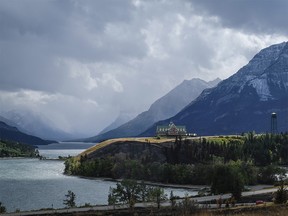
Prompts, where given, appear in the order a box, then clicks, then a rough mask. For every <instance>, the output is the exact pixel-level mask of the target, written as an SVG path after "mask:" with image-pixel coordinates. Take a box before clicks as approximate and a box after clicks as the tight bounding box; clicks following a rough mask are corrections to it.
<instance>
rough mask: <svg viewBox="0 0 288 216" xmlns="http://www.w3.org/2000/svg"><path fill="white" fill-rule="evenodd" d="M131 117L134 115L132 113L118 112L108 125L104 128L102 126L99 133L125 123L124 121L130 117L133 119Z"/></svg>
mask: <svg viewBox="0 0 288 216" xmlns="http://www.w3.org/2000/svg"><path fill="white" fill-rule="evenodd" d="M133 117H135V115H134V114H130V113H120V115H119V116H118V117H117V118H116V119H115V120H114V121H113V122H112V123H111V124H110V125H108V126H107V127H106V128H104V129H103V130H102V131H101V132H100V133H99V134H103V133H106V132H108V131H110V130H113V129H115V128H118V127H119V126H121V125H123V124H125V123H126V122H128V121H130V120H131V119H133Z"/></svg>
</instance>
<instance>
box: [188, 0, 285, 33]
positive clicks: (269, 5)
mask: <svg viewBox="0 0 288 216" xmlns="http://www.w3.org/2000/svg"><path fill="white" fill-rule="evenodd" d="M191 2H192V4H193V5H194V6H196V7H199V8H200V9H201V10H203V11H206V13H207V14H209V15H214V16H217V17H219V18H220V19H221V22H222V23H223V25H225V26H227V27H230V28H236V29H243V30H246V31H250V32H258V33H259V32H262V33H264V32H266V33H279V34H281V33H286V34H287V33H288V28H287V27H286V26H285V23H286V21H287V20H288V1H287V0H201V1H197V0H191Z"/></svg>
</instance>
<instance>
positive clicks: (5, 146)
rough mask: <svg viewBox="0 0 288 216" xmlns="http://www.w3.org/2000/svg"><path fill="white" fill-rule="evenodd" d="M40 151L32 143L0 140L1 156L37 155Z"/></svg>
mask: <svg viewBox="0 0 288 216" xmlns="http://www.w3.org/2000/svg"><path fill="white" fill-rule="evenodd" d="M36 156H38V151H37V150H36V151H35V147H34V146H31V145H25V144H21V143H17V142H11V141H3V140H0V157H36Z"/></svg>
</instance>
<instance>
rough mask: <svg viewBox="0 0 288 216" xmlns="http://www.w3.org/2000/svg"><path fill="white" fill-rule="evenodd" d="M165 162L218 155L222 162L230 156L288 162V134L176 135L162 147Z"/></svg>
mask: <svg viewBox="0 0 288 216" xmlns="http://www.w3.org/2000/svg"><path fill="white" fill-rule="evenodd" d="M165 155H166V157H167V161H168V163H173V164H178V163H185V164H191V163H192V164H195V163H196V164H197V163H213V162H214V160H215V158H220V159H222V160H223V162H224V163H227V162H229V161H231V160H233V161H237V160H241V161H252V162H253V164H254V165H256V166H267V165H270V164H278V165H287V164H288V134H287V133H282V134H268V133H267V134H264V135H255V134H254V133H252V132H251V133H248V134H245V136H238V137H236V136H235V137H217V138H216V137H215V138H209V139H206V138H199V139H198V140H196V139H193V140H190V139H185V140H182V139H181V138H176V140H175V143H174V145H171V146H170V148H165Z"/></svg>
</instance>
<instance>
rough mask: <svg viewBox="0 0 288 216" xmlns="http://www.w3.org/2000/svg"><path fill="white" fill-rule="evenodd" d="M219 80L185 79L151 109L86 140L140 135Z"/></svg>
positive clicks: (93, 140) (96, 140) (92, 140)
mask: <svg viewBox="0 0 288 216" xmlns="http://www.w3.org/2000/svg"><path fill="white" fill-rule="evenodd" d="M219 82H220V79H216V80H213V81H211V82H206V81H204V80H201V79H192V80H185V81H183V82H182V83H181V84H180V85H178V86H177V87H175V88H174V89H172V90H171V91H170V92H168V93H167V94H166V95H165V96H163V97H161V98H159V99H158V100H157V101H155V102H154V103H153V104H152V105H151V107H150V108H149V110H147V111H145V112H143V113H141V114H139V115H138V116H136V117H135V118H134V119H132V120H130V121H129V122H127V123H125V124H123V125H121V126H119V127H118V128H116V129H113V130H110V131H108V132H106V133H102V134H100V135H97V136H94V137H91V138H88V139H86V140H85V141H87V142H99V141H103V140H106V139H111V138H119V137H135V136H138V135H139V134H140V133H142V132H144V131H145V130H146V129H148V128H149V127H150V126H151V125H153V124H154V123H155V122H157V121H159V120H162V119H166V118H169V117H171V116H173V115H175V114H176V113H178V112H179V111H180V110H181V109H183V108H184V107H185V106H187V105H188V104H189V103H190V102H191V101H193V100H194V99H195V98H196V97H198V96H199V95H200V93H201V92H202V91H203V90H204V89H207V88H211V87H214V86H215V85H217V84H218V83H219Z"/></svg>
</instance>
